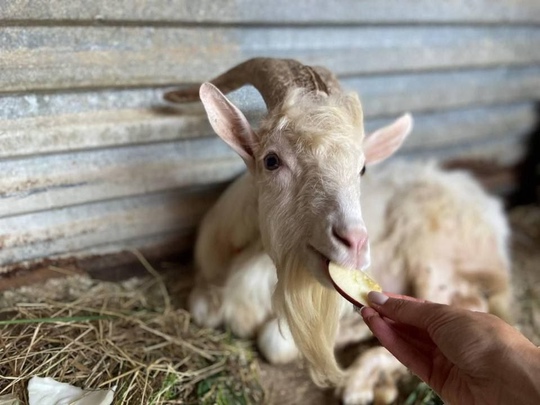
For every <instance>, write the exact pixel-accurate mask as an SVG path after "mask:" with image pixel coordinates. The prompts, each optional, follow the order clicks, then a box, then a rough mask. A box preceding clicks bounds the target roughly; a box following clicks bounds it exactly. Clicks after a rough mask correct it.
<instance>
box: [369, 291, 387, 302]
mask: <svg viewBox="0 0 540 405" xmlns="http://www.w3.org/2000/svg"><path fill="white" fill-rule="evenodd" d="M388 298H389V297H388V295H385V294H383V293H381V292H378V291H370V292H369V294H368V300H369V302H371V303H372V304H375V305H384V303H385V302H386V301H388Z"/></svg>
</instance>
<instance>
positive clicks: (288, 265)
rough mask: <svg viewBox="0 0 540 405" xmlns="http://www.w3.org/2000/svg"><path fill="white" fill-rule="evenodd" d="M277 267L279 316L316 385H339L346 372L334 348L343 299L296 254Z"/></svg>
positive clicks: (275, 302)
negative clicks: (320, 281) (306, 363)
mask: <svg viewBox="0 0 540 405" xmlns="http://www.w3.org/2000/svg"><path fill="white" fill-rule="evenodd" d="M277 268H278V283H277V285H276V289H275V292H274V295H273V305H274V310H275V311H276V313H277V315H278V317H280V316H281V317H284V318H285V319H286V320H287V323H288V325H289V329H290V331H291V334H292V336H293V338H294V341H295V343H296V345H297V347H298V348H299V350H300V352H301V353H302V354H303V355H304V356H305V358H306V359H307V361H308V362H309V364H310V371H311V376H312V378H313V380H314V381H315V383H316V384H318V385H320V386H326V385H329V384H331V383H333V384H336V383H339V382H340V381H341V380H342V377H343V372H342V370H341V369H340V368H339V366H338V365H337V363H336V359H335V356H334V345H335V341H336V334H337V330H338V326H339V320H340V314H341V309H342V300H341V297H340V296H339V295H338V294H337V293H336V292H335V291H333V290H331V289H329V288H326V287H323V286H322V285H321V284H320V283H319V282H318V281H317V280H316V279H315V278H314V277H313V275H311V274H310V272H309V270H308V269H306V268H305V266H303V265H302V263H299V262H298V260H296V259H295V258H294V255H291V257H287V258H284V260H283V261H282V262H281V263H279V264H278V266H277Z"/></svg>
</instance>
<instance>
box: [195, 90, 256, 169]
mask: <svg viewBox="0 0 540 405" xmlns="http://www.w3.org/2000/svg"><path fill="white" fill-rule="evenodd" d="M199 95H200V97H201V101H202V103H203V105H204V109H205V110H206V115H207V116H208V120H209V121H210V125H212V128H213V129H214V131H216V134H218V135H219V137H220V138H221V139H223V140H224V141H225V142H226V143H227V144H228V145H229V146H230V147H231V148H233V149H234V150H235V152H236V153H238V154H239V155H240V157H241V158H242V159H243V160H244V162H245V163H246V166H247V167H248V169H250V170H251V171H253V170H254V168H255V161H254V159H253V156H254V153H253V148H254V146H255V144H256V142H255V133H254V132H253V130H252V129H251V126H250V125H249V122H248V120H247V119H246V117H245V116H244V114H242V112H241V111H240V110H239V109H238V108H236V106H234V105H233V104H232V103H231V102H230V101H229V100H228V99H227V97H225V96H224V95H223V93H221V92H220V91H219V90H218V88H217V87H216V86H214V85H213V84H211V83H203V84H202V85H201V88H200V89H199Z"/></svg>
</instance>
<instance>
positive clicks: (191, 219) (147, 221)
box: [0, 191, 216, 266]
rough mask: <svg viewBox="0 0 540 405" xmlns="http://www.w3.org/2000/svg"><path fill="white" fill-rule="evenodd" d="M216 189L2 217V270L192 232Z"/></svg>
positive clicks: (0, 228) (0, 261)
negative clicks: (99, 247)
mask: <svg viewBox="0 0 540 405" xmlns="http://www.w3.org/2000/svg"><path fill="white" fill-rule="evenodd" d="M215 198H216V193H215V192H214V191H206V192H192V193H187V192H185V191H183V192H176V193H169V194H157V195H147V196H140V197H134V198H129V199H121V200H115V201H104V202H98V203H95V204H86V205H81V206H73V207H68V208H63V209H57V210H47V211H42V212H38V213H33V214H29V215H24V216H14V217H6V218H1V219H0V246H1V249H0V266H6V265H9V264H12V263H16V262H21V261H24V260H32V259H38V258H43V257H47V256H50V255H57V254H62V253H66V252H70V251H71V252H74V251H78V250H81V249H87V248H91V247H93V246H99V245H105V244H108V243H114V242H118V241H129V240H130V239H135V238H142V237H151V236H154V235H162V234H167V233H178V232H181V233H186V232H192V231H193V229H194V227H195V225H196V224H197V223H198V221H199V220H200V218H201V215H202V214H203V213H204V212H205V211H206V209H208V207H209V205H210V204H211V202H212V201H214V200H215Z"/></svg>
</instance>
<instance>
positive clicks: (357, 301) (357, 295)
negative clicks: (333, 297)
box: [328, 262, 382, 307]
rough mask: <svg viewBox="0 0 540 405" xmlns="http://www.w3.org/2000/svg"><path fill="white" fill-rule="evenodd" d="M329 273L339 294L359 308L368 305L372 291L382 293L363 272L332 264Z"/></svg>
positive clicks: (329, 265)
mask: <svg viewBox="0 0 540 405" xmlns="http://www.w3.org/2000/svg"><path fill="white" fill-rule="evenodd" d="M328 273H329V274H330V279H331V280H332V284H334V287H335V288H336V290H337V292H338V293H340V294H341V295H342V296H343V298H345V299H346V300H347V301H349V302H351V303H352V304H353V305H355V306H357V307H361V306H363V305H366V306H367V305H368V303H367V294H368V293H369V292H370V291H379V292H382V288H381V286H380V285H379V284H377V282H376V281H375V280H373V279H372V278H371V277H370V276H368V275H367V274H366V273H364V272H363V271H362V270H355V269H347V268H345V267H341V266H340V265H338V264H336V263H334V262H330V263H329V264H328Z"/></svg>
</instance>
